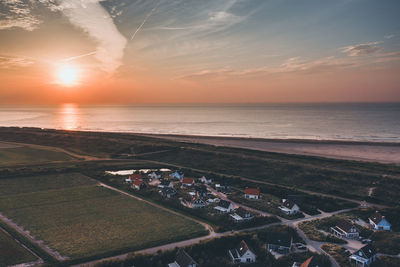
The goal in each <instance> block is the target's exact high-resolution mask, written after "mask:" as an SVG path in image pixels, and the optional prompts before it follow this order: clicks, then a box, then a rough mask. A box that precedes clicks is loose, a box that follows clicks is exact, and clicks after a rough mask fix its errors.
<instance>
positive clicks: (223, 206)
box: [214, 200, 233, 213]
mask: <svg viewBox="0 0 400 267" xmlns="http://www.w3.org/2000/svg"><path fill="white" fill-rule="evenodd" d="M214 209H216V210H218V211H220V212H222V213H230V212H231V211H233V204H232V203H231V202H229V201H226V200H221V201H220V202H219V203H218V206H216V207H214Z"/></svg>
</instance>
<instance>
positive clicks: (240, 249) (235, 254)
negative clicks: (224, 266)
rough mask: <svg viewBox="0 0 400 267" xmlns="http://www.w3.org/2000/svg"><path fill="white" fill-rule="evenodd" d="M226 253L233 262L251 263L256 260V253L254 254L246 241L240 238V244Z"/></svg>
mask: <svg viewBox="0 0 400 267" xmlns="http://www.w3.org/2000/svg"><path fill="white" fill-rule="evenodd" d="M228 255H229V256H230V258H231V260H232V262H233V263H238V262H242V263H252V262H256V254H254V253H253V252H252V251H251V250H250V249H249V247H248V246H247V244H246V242H245V241H244V240H242V241H241V242H240V244H239V245H238V246H237V247H236V248H235V249H230V250H228Z"/></svg>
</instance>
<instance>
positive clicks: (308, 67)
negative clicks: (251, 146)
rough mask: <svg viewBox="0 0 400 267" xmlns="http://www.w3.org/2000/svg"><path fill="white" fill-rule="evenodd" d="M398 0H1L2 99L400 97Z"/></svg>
mask: <svg viewBox="0 0 400 267" xmlns="http://www.w3.org/2000/svg"><path fill="white" fill-rule="evenodd" d="M399 14H400V1H398V0H374V1H372V0H334V1H321V0H315V1H309V0H304V1H303V0H140V1H139V0H138V1H135V0H109V1H99V0H63V1H61V0H1V1H0V103H2V104H13V103H27V104H58V103H66V102H75V103H91V104H93V103H96V104H97V103H98V104H108V103H110V104H113V103H118V104H119V103H222V102H223V103H227V102H241V103H243V102H250V103H251V102H353V101H355V102H364V101H367V102H374V101H377V102H378V101H400V18H399Z"/></svg>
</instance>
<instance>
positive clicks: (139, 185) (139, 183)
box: [132, 179, 144, 190]
mask: <svg viewBox="0 0 400 267" xmlns="http://www.w3.org/2000/svg"><path fill="white" fill-rule="evenodd" d="M143 186H144V184H143V180H140V179H135V180H134V181H133V183H132V188H133V189H136V190H140V188H142V187H143Z"/></svg>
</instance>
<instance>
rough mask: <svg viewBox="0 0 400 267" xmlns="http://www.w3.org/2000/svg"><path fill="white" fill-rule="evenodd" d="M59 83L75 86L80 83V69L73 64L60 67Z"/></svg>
mask: <svg viewBox="0 0 400 267" xmlns="http://www.w3.org/2000/svg"><path fill="white" fill-rule="evenodd" d="M57 76H58V83H59V84H61V85H64V86H74V85H76V84H77V83H78V70H77V69H76V68H75V67H74V66H71V65H63V66H61V67H60V68H59V70H58V73H57Z"/></svg>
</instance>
